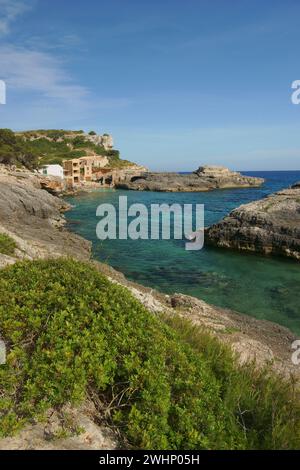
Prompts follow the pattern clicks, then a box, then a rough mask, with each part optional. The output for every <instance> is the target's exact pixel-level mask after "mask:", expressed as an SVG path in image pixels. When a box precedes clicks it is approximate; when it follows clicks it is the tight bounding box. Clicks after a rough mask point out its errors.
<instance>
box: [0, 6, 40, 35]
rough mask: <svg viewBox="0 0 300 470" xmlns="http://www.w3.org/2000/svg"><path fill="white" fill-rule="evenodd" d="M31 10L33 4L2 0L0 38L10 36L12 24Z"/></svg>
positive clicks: (0, 7)
mask: <svg viewBox="0 0 300 470" xmlns="http://www.w3.org/2000/svg"><path fill="white" fill-rule="evenodd" d="M31 8H32V4H31V3H30V2H28V1H27V2H25V1H23V0H0V36H3V35H5V34H8V33H9V32H10V28H11V25H12V23H13V22H14V21H15V20H16V19H17V18H18V17H19V16H21V15H22V14H23V13H25V12H26V11H28V10H30V9H31Z"/></svg>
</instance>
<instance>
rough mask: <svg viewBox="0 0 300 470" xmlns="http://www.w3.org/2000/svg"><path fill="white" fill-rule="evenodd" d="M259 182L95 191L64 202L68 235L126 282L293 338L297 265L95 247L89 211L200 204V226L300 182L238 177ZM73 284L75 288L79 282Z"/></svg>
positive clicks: (274, 176)
mask: <svg viewBox="0 0 300 470" xmlns="http://www.w3.org/2000/svg"><path fill="white" fill-rule="evenodd" d="M243 174H247V175H251V176H261V177H263V178H265V179H266V182H265V184H264V185H263V186H262V187H260V188H250V189H248V188H247V189H223V190H216V191H211V192H206V193H158V192H139V191H121V190H110V189H99V190H95V191H93V192H91V193H82V194H78V195H76V196H72V197H67V198H66V200H67V201H68V202H69V203H71V204H72V206H73V208H72V210H70V211H69V212H67V213H66V219H67V221H68V226H69V229H70V230H72V231H73V232H76V233H78V234H79V235H81V236H83V237H84V238H86V239H88V240H90V241H91V242H92V243H93V255H94V257H95V258H96V259H98V260H100V261H103V262H107V263H108V264H110V265H111V266H113V267H114V268H116V269H117V270H119V271H122V272H123V273H124V274H125V275H126V277H127V278H129V279H131V280H133V281H136V282H138V283H140V284H144V285H145V286H148V287H153V288H155V289H158V290H160V291H162V292H165V293H174V292H181V293H183V294H188V295H192V296H194V297H198V298H201V299H203V300H205V301H207V302H209V303H211V304H215V305H218V306H220V307H228V308H230V309H233V310H236V311H238V312H240V313H246V314H248V315H252V316H254V317H256V318H260V319H267V320H271V321H273V322H276V323H279V324H281V325H284V326H287V327H288V328H290V329H291V330H292V331H294V332H295V333H296V334H298V335H300V301H299V292H300V263H297V262H295V261H291V260H286V259H284V258H269V257H263V256H259V255H255V254H245V253H239V252H234V251H229V250H222V249H217V248H204V249H202V250H200V251H186V250H185V249H184V241H180V240H135V241H133V240H105V241H101V240H98V239H97V237H96V225H97V223H98V221H99V218H98V217H96V208H97V206H98V205H99V204H102V203H112V204H114V205H116V206H118V198H119V196H120V195H125V196H127V197H128V205H129V204H132V203H136V202H139V203H143V204H145V205H146V206H147V207H149V206H150V204H152V203H156V204H162V203H167V204H173V203H180V204H204V205H205V226H209V225H211V224H212V223H215V222H217V221H219V220H221V219H222V218H223V217H224V216H225V215H226V214H228V213H229V212H230V211H231V210H232V209H234V208H236V207H238V206H240V205H241V204H246V203H248V202H251V201H254V200H257V199H261V198H263V197H265V196H267V195H268V194H270V193H273V192H275V191H278V190H280V189H282V188H286V187H288V186H290V185H291V184H292V183H295V182H296V181H299V180H300V171H284V172H281V171H273V172H243ZM79 282H80V280H79Z"/></svg>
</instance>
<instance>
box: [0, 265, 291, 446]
mask: <svg viewBox="0 0 300 470" xmlns="http://www.w3.org/2000/svg"><path fill="white" fill-rule="evenodd" d="M0 305H1V306H0V331H1V335H2V337H3V338H4V340H5V342H6V345H7V349H8V353H7V363H6V364H5V365H2V366H0V420H1V421H0V434H1V435H7V434H9V433H11V432H13V431H14V430H16V429H18V428H19V427H20V426H22V425H23V424H24V423H25V422H26V421H28V420H29V419H30V418H32V417H33V416H39V415H40V414H41V413H43V412H44V411H45V410H46V409H47V408H49V407H53V406H54V407H59V406H61V405H62V404H64V403H66V402H69V401H71V402H78V401H80V400H83V399H84V398H85V397H86V396H87V395H89V396H90V397H92V398H93V399H94V401H95V404H96V406H97V407H99V416H103V415H104V410H106V419H109V420H110V421H111V422H112V423H113V424H114V425H116V426H117V427H118V428H119V429H120V431H121V433H122V435H123V436H124V437H125V438H126V440H127V442H128V443H129V444H130V445H132V446H134V447H142V448H147V449H165V448H169V449H216V448H218V449H227V448H295V447H299V443H300V425H299V424H300V407H299V401H298V399H297V398H296V396H295V395H293V389H292V387H291V386H290V385H288V384H286V383H281V382H280V380H278V379H277V378H275V377H272V376H270V377H269V376H268V374H266V373H265V371H264V372H263V373H258V372H256V371H255V369H254V368H251V367H243V368H241V367H238V366H237V365H236V363H235V361H234V359H233V357H232V356H231V353H230V352H229V350H228V349H226V348H225V347H224V346H221V345H220V344H219V342H218V341H217V340H215V339H213V338H211V337H210V336H209V335H208V334H207V333H204V332H201V331H199V330H195V328H193V327H192V326H191V325H190V324H189V323H187V322H185V321H183V320H179V319H172V320H171V319H169V320H168V319H164V318H157V317H155V316H154V315H152V314H150V313H149V312H148V311H147V310H146V309H145V308H144V307H143V306H142V305H141V304H140V303H139V302H138V301H136V300H135V299H134V298H133V297H132V296H131V295H130V294H129V292H128V291H127V290H126V289H125V288H122V287H120V286H118V285H114V284H112V283H110V282H109V281H108V280H107V279H106V278H105V277H104V276H103V275H102V274H100V273H98V272H97V271H96V270H95V268H94V267H92V266H89V265H87V264H83V263H79V262H75V261H72V260H55V261H53V260H52V261H34V262H23V263H19V264H16V265H14V266H11V267H8V268H5V269H4V270H2V271H0ZM168 323H169V324H168Z"/></svg>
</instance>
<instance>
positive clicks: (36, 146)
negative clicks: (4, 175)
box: [0, 129, 120, 169]
mask: <svg viewBox="0 0 300 470" xmlns="http://www.w3.org/2000/svg"><path fill="white" fill-rule="evenodd" d="M82 134H83V131H81V130H80V131H64V130H62V129H60V130H55V129H54V130H37V131H27V132H23V133H14V132H12V131H11V130H10V129H0V163H4V164H10V165H17V166H22V165H23V166H25V167H27V168H29V169H35V168H37V167H41V166H43V165H47V164H60V165H62V162H63V160H68V159H70V158H79V157H84V156H85V155H91V154H96V155H102V156H107V157H108V158H109V160H110V161H111V162H112V166H117V165H118V161H119V157H120V154H119V151H118V150H106V149H105V148H104V147H103V146H102V145H97V144H95V143H93V142H89V141H87V140H86V139H85V138H84V136H83V135H82ZM90 135H95V133H94V134H91V133H90ZM31 139H33V140H31Z"/></svg>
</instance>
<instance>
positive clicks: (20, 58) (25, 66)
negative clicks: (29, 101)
mask: <svg viewBox="0 0 300 470" xmlns="http://www.w3.org/2000/svg"><path fill="white" fill-rule="evenodd" d="M0 1H1V0H0ZM0 64H1V78H2V79H4V80H5V81H6V83H7V85H8V87H9V88H10V89H12V90H13V89H15V90H22V91H26V92H28V91H31V92H34V93H38V94H40V95H41V96H42V97H47V98H57V99H60V100H61V99H62V100H65V101H70V100H81V99H83V98H86V97H87V95H88V94H89V92H88V90H87V88H85V87H83V86H80V85H77V84H75V83H73V81H72V80H71V78H70V77H69V75H68V73H67V72H66V71H65V69H64V65H63V63H62V61H61V60H59V59H56V58H54V57H53V56H52V55H51V54H49V53H45V52H40V51H33V50H29V49H24V48H21V47H17V46H12V45H5V46H0Z"/></svg>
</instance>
